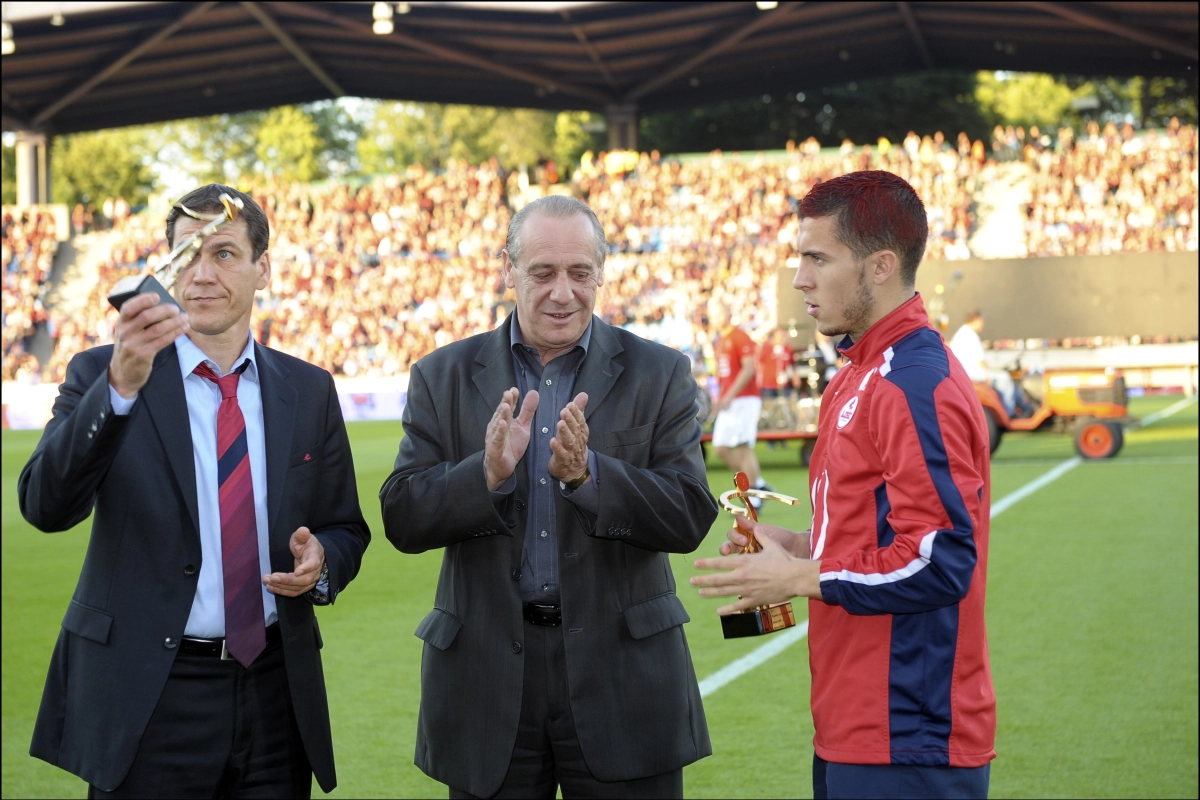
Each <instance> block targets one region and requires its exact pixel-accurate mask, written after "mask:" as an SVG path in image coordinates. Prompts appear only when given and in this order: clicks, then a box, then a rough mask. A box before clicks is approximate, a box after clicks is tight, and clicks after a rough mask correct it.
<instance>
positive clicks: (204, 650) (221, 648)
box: [179, 622, 283, 661]
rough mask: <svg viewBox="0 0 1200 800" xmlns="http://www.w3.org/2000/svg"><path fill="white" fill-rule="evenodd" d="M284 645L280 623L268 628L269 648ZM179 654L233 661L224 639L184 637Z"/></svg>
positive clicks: (180, 643)
mask: <svg viewBox="0 0 1200 800" xmlns="http://www.w3.org/2000/svg"><path fill="white" fill-rule="evenodd" d="M282 643H283V634H282V633H280V632H279V623H278V622H275V623H272V624H271V625H268V626H267V648H268V649H269V648H272V647H276V646H278V645H280V644H282ZM179 652H180V653H181V654H182V655H185V656H210V657H214V658H219V659H221V660H222V661H233V660H235V659H234V657H233V656H231V655H229V651H228V650H226V649H225V640H224V639H197V638H195V637H192V636H184V637H183V639H181V640H180V642H179Z"/></svg>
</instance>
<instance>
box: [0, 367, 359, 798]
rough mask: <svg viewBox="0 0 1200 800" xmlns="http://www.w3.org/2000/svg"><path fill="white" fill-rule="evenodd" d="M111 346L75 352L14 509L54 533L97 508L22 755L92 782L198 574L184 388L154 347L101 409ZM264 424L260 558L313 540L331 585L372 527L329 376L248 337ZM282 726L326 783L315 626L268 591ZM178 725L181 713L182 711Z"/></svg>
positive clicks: (114, 782) (129, 729)
mask: <svg viewBox="0 0 1200 800" xmlns="http://www.w3.org/2000/svg"><path fill="white" fill-rule="evenodd" d="M111 357H112V346H111V345H106V346H104V347H97V348H94V349H92V350H88V351H85V352H83V353H80V354H79V355H77V356H75V358H74V359H72V360H71V363H70V365H69V366H68V367H67V377H66V380H65V381H64V382H63V385H62V386H61V387H60V388H59V394H58V398H57V399H56V400H55V401H54V417H53V418H52V419H51V420H50V423H49V424H48V425H47V426H46V430H45V432H44V433H43V434H42V440H41V441H40V442H39V443H38V446H37V449H36V450H34V452H33V455H32V456H31V457H30V459H29V463H28V464H26V465H25V469H24V470H22V471H21V478H20V480H19V482H18V484H17V489H18V492H19V494H20V500H21V513H22V514H23V515H24V516H25V519H26V520H28V521H29V522H30V524H32V525H33V526H34V527H36V528H38V529H40V530H43V531H63V530H67V529H68V528H71V527H73V526H74V525H77V524H78V523H80V522H82V521H83V520H85V519H87V516H88V515H89V514H91V513H92V510H93V509H95V518H94V520H93V522H92V535H91V540H90V541H89V543H88V550H87V557H86V558H85V559H84V562H83V571H82V573H81V574H80V576H79V585H78V586H77V587H76V588H75V596H74V597H73V598H72V599H71V603H70V605H69V606H68V607H67V613H66V615H65V616H64V617H63V622H62V630H61V631H59V635H58V643H57V644H56V645H55V647H54V655H53V657H52V658H51V660H50V671H49V675H48V676H47V677H46V688H45V691H44V692H43V694H42V705H41V708H40V710H39V711H38V717H37V724H36V725H35V727H34V730H33V743H32V744H31V745H30V748H29V753H30V755H33V756H35V757H37V758H41V759H44V760H45V761H49V762H50V763H51V764H55V765H57V766H59V767H61V768H63V769H65V770H67V771H68V772H73V773H74V774H76V775H78V776H79V777H81V778H83V779H84V780H85V781H87V782H88V783H90V784H92V785H94V786H96V787H97V788H98V789H101V790H103V791H112V790H113V789H115V788H117V786H119V785H120V783H121V782H122V781H123V780H124V779H125V775H126V773H127V772H128V771H129V768H130V766H131V765H132V764H133V759H134V756H135V755H136V754H137V749H138V743H139V742H140V741H141V738H142V733H143V731H145V730H146V724H147V723H148V722H149V720H150V714H151V712H153V711H154V707H155V706H156V705H157V704H158V699H159V697H160V696H161V695H162V691H163V686H165V685H166V682H167V676H168V674H169V673H170V671H171V665H172V663H173V662H174V661H175V654H176V653H177V652H178V647H179V639H180V637H181V636H182V635H183V629H184V626H185V625H186V624H187V620H188V615H189V613H190V612H191V607H192V599H193V598H194V597H195V595H196V581H197V580H198V579H199V574H200V523H199V516H198V514H199V512H198V511H197V500H196V471H195V462H194V459H193V453H192V434H191V429H190V428H189V427H188V421H187V415H188V409H187V399H186V396H185V395H184V389H183V379H182V377H181V376H180V374H179V360H178V357H177V356H176V351H175V348H174V347H173V346H170V345H168V346H167V347H166V348H164V349H163V350H162V351H161V352H159V354H158V355H157V356H156V357H155V360H154V371H153V372H152V373H151V375H150V381H149V382H148V383H147V384H146V385H145V386H144V387H143V388H142V391H141V393H140V396H139V398H138V401H137V404H136V405H134V407H133V410H132V412H131V413H130V414H129V415H128V416H122V417H118V416H115V415H114V414H113V413H112V402H111V400H110V399H109V392H108V362H109V360H110V359H111ZM255 360H256V361H257V364H258V374H259V380H260V384H261V387H262V404H263V423H264V426H265V432H266V456H267V508H268V515H269V518H270V519H269V533H268V537H269V540H270V541H269V546H270V554H271V568H272V569H273V570H277V571H281V572H291V571H292V569H293V567H294V565H295V561H294V559H293V558H292V554H291V551H290V550H289V549H288V540H289V538H290V537H291V534H292V531H294V530H296V528H298V527H300V526H301V525H306V526H308V528H309V529H310V530H312V532H313V533H314V534H316V536H317V538H318V539H320V540H321V544H322V545H323V546H324V548H325V563H326V565H327V566H328V567H329V585H330V594H331V595H334V596H336V594H337V592H339V591H340V590H341V589H344V588H345V587H346V585H347V584H348V583H349V582H350V581H351V579H353V578H354V576H355V575H356V574H357V573H358V568H359V565H360V564H361V563H362V557H363V552H364V551H365V550H366V548H367V543H368V542H369V541H370V538H371V533H370V531H369V530H368V529H367V524H366V522H364V521H363V517H362V513H361V511H360V510H359V505H358V491H357V489H356V488H355V480H354V463H353V459H352V457H351V453H350V442H349V440H348V439H347V437H346V426H345V425H344V424H343V423H342V412H341V408H339V406H338V399H337V394H336V393H335V391H334V386H333V379H332V378H331V377H330V375H329V373H328V372H326V371H325V370H323V369H320V368H319V367H314V366H313V365H311V364H307V363H305V362H303V361H300V360H299V359H296V358H292V357H291V356H287V355H284V354H283V353H279V352H277V351H275V350H271V349H269V348H266V347H263V346H262V345H255ZM275 605H276V608H277V609H278V612H279V627H280V630H281V632H282V634H283V655H284V662H285V664H286V669H287V676H288V684H289V686H290V688H291V693H292V703H293V705H294V708H295V712H296V722H297V723H298V725H299V727H300V734H301V737H302V738H303V740H304V749H305V751H306V752H307V754H308V760H309V762H310V764H311V765H312V769H313V773H314V774H315V775H316V778H317V782H318V783H319V784H320V785H321V788H322V789H324V790H325V791H326V792H328V791H332V790H333V787H334V786H336V785H337V778H336V777H335V773H334V765H333V740H332V736H331V734H330V728H329V708H328V703H327V701H326V695H325V678H324V675H323V673H322V670H321V652H320V650H321V632H320V630H319V629H318V628H317V618H316V615H315V614H314V613H313V607H312V604H311V603H310V602H309V601H308V600H306V599H305V598H303V597H283V596H282V595H277V596H276V598H275ZM179 724H180V725H186V724H188V721H187V720H180V721H179Z"/></svg>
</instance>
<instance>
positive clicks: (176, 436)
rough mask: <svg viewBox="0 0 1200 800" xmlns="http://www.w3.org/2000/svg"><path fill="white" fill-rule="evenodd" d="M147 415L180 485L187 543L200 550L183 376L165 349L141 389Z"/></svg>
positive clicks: (173, 354)
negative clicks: (189, 530)
mask: <svg viewBox="0 0 1200 800" xmlns="http://www.w3.org/2000/svg"><path fill="white" fill-rule="evenodd" d="M141 394H142V398H143V400H144V401H145V405H146V411H147V413H148V415H149V416H150V419H151V420H152V421H153V423H154V429H155V430H156V431H158V437H159V439H161V440H162V443H163V449H164V450H166V451H167V463H169V464H170V465H171V472H172V473H173V474H174V476H175V481H176V483H178V484H179V491H180V494H182V495H183V503H184V505H185V506H187V511H188V518H189V519H191V521H192V534H191V536H190V537H189V539H188V541H189V543H191V544H193V545H194V546H195V550H196V553H197V554H198V553H199V549H200V511H199V503H198V501H197V500H196V461H195V454H194V452H193V450H192V428H191V423H190V421H189V417H188V406H187V395H186V394H184V391H183V376H181V375H180V374H179V354H178V351H177V350H176V349H175V346H174V345H168V346H167V347H164V348H163V349H162V350H161V351H159V353H158V355H157V356H155V358H154V368H153V371H152V372H151V373H150V380H149V381H147V382H146V385H145V386H143V387H142V391H141Z"/></svg>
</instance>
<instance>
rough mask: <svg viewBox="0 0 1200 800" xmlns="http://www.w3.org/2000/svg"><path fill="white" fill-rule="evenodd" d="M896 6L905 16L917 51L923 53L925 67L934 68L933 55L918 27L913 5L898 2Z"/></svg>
mask: <svg viewBox="0 0 1200 800" xmlns="http://www.w3.org/2000/svg"><path fill="white" fill-rule="evenodd" d="M896 7H897V8H898V9H900V16H901V17H903V18H904V24H905V26H906V27H907V28H908V34H909V36H912V40H913V44H915V45H916V46H917V52H918V53H920V54H921V62H922V63H923V64H925V69H933V68H934V67H933V55H932V54H931V53H930V52H929V46H928V45H926V44H925V37H924V36H922V35H921V29H920V28H919V27H917V18H916V17H915V16H914V15H913V12H912V7H911V6H909V4H908V3H904V2H900V3H896Z"/></svg>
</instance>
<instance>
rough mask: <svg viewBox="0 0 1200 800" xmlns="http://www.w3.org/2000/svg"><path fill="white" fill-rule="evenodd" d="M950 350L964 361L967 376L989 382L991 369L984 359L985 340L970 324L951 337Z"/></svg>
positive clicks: (980, 381)
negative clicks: (981, 339)
mask: <svg viewBox="0 0 1200 800" xmlns="http://www.w3.org/2000/svg"><path fill="white" fill-rule="evenodd" d="M950 352H952V353H954V355H955V356H957V357H958V360H959V361H961V362H962V365H963V369H965V370H966V371H967V377H968V378H970V379H971V380H973V381H975V383H987V382H988V378H989V377H990V376H989V370H988V367H987V362H986V361H985V360H984V359H985V356H984V354H983V342H982V341H980V339H979V334H978V333H976V332H975V331H974V329H973V328H971V326H970V325H963V326H962V327H961V328H959V329H958V330H957V331H955V332H954V336H952V337H951V338H950Z"/></svg>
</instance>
